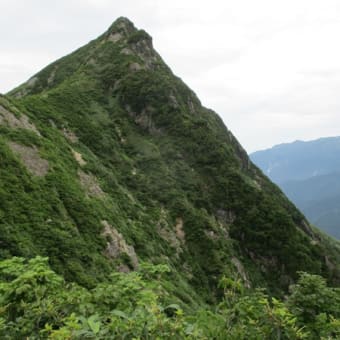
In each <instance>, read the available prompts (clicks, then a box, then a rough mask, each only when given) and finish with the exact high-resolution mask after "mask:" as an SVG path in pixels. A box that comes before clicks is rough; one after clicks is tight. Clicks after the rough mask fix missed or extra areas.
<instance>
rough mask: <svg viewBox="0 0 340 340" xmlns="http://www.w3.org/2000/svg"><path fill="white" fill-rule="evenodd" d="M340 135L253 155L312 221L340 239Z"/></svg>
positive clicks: (287, 145)
mask: <svg viewBox="0 0 340 340" xmlns="http://www.w3.org/2000/svg"><path fill="white" fill-rule="evenodd" d="M339 156H340V137H330V138H320V139H317V140H313V141H309V142H302V141H296V142H293V143H289V144H280V145H277V146H274V147H273V148H271V149H268V150H263V151H258V152H254V153H253V154H251V155H250V157H251V159H252V161H253V162H254V163H255V164H257V165H258V166H259V167H260V168H261V169H262V170H263V171H264V172H265V173H266V175H267V176H268V177H270V178H271V179H272V180H273V181H274V182H276V183H277V184H278V185H279V186H280V187H281V188H282V189H283V191H284V192H285V193H286V195H287V196H288V197H289V198H290V199H291V200H292V201H293V202H294V203H295V204H296V205H297V206H298V207H299V208H300V209H301V210H302V212H303V213H304V214H305V215H306V216H307V217H308V218H309V220H310V221H311V222H312V223H314V224H316V225H317V226H319V227H320V228H321V229H323V230H324V231H326V232H327V233H329V234H330V235H332V236H334V237H337V238H340V157H339Z"/></svg>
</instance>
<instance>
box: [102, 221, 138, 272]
mask: <svg viewBox="0 0 340 340" xmlns="http://www.w3.org/2000/svg"><path fill="white" fill-rule="evenodd" d="M101 224H102V226H103V227H104V230H103V233H102V236H104V237H105V238H106V240H107V242H106V249H105V256H106V257H108V258H110V259H118V258H120V257H122V256H124V255H125V256H128V258H129V263H128V266H127V264H125V265H124V264H122V265H121V266H120V269H121V271H123V272H125V271H127V267H132V268H131V269H137V268H138V258H137V255H136V252H135V249H134V247H133V246H130V245H128V244H127V242H126V241H125V239H124V237H123V235H122V234H121V233H119V232H118V231H117V229H116V228H114V227H113V226H112V225H110V224H109V223H108V222H107V221H105V220H103V221H101Z"/></svg>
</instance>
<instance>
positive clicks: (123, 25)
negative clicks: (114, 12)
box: [108, 17, 137, 36]
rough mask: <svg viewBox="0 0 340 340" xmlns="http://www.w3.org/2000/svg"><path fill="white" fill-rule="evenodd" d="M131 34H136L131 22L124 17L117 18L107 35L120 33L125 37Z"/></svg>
mask: <svg viewBox="0 0 340 340" xmlns="http://www.w3.org/2000/svg"><path fill="white" fill-rule="evenodd" d="M133 32H137V29H136V27H135V25H134V24H133V22H132V21H131V20H129V19H128V18H126V17H119V18H118V19H116V20H115V21H114V22H113V23H112V25H111V26H110V28H109V29H108V34H114V33H120V34H122V35H125V36H126V35H129V34H131V33H133Z"/></svg>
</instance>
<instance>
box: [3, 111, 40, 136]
mask: <svg viewBox="0 0 340 340" xmlns="http://www.w3.org/2000/svg"><path fill="white" fill-rule="evenodd" d="M0 124H4V125H7V126H9V127H11V128H13V129H26V130H31V131H33V132H34V133H36V134H37V135H38V136H40V133H39V131H38V129H37V128H36V127H35V125H34V124H32V123H30V121H29V119H28V117H27V116H26V115H24V114H21V115H20V117H16V116H15V115H14V114H13V113H12V112H10V111H8V110H7V109H6V108H4V107H3V106H2V105H0Z"/></svg>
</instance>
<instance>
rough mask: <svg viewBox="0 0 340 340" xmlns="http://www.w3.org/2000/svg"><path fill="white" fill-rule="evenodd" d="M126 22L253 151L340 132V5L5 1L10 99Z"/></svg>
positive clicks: (0, 65)
mask: <svg viewBox="0 0 340 340" xmlns="http://www.w3.org/2000/svg"><path fill="white" fill-rule="evenodd" d="M119 16H126V17H128V18H129V19H130V20H132V21H133V22H134V23H135V25H136V26H137V27H138V28H144V29H145V30H146V31H148V32H149V33H150V35H151V36H152V37H153V41H154V46H155V48H156V49H157V50H158V52H159V53H160V54H161V55H162V57H163V59H164V60H165V62H167V63H168V65H169V66H170V67H171V68H172V70H173V71H174V73H175V74H177V75H178V76H180V77H181V78H182V79H183V80H184V81H185V82H186V83H187V84H188V85H189V86H190V87H191V88H192V89H193V90H194V91H195V92H196V93H197V95H198V96H199V98H200V99H201V101H202V103H203V104H204V105H205V106H207V107H209V108H212V109H213V110H215V111H216V112H217V113H218V114H219V115H220V116H221V117H222V118H223V120H224V122H225V123H226V125H227V126H228V128H229V129H231V131H232V132H233V133H234V134H235V136H236V137H237V138H238V139H239V141H240V142H241V143H242V144H243V146H244V147H245V148H246V150H247V151H249V152H252V151H255V150H258V149H263V148H267V147H270V146H272V145H274V144H278V143H282V142H289V141H293V140H296V139H303V140H306V139H314V138H318V137H324V136H335V135H340V43H339V41H340V1H339V0H256V1H254V0H233V1H231V0H225V1H222V0H221V1H217V0H210V1H200V0H186V1H184V0H172V1H159V0H143V1H141V0H58V1H47V0H0V51H1V53H0V92H2V93H5V92H7V91H9V90H10V89H12V88H13V87H15V86H17V85H19V84H20V83H22V82H24V81H26V80H27V79H28V78H29V77H30V76H32V75H33V74H34V73H36V72H37V71H39V70H40V69H41V68H43V67H44V66H46V65H47V64H48V63H50V62H52V61H54V60H55V59H57V58H59V57H61V56H63V55H65V54H67V53H70V52H71V51H72V50H74V49H76V48H78V47H80V46H81V45H83V44H85V43H87V42H88V41H89V40H92V39H94V38H95V37H97V36H98V35H100V34H101V33H103V32H104V31H105V30H106V29H107V28H108V27H109V26H110V24H111V23H112V22H113V21H114V20H115V19H116V18H117V17H119Z"/></svg>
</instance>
